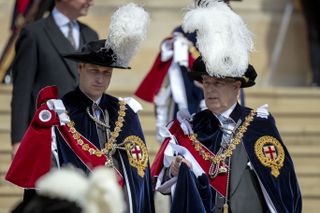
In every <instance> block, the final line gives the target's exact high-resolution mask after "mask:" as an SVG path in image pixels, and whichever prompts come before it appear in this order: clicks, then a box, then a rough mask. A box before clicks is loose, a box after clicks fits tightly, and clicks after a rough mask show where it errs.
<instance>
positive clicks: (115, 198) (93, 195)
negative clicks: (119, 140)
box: [84, 167, 126, 213]
mask: <svg viewBox="0 0 320 213" xmlns="http://www.w3.org/2000/svg"><path fill="white" fill-rule="evenodd" d="M85 200H86V208H85V210H84V213H103V212H109V213H117V212H125V210H126V204H125V201H124V198H123V194H122V191H121V188H120V186H119V184H118V182H117V179H116V176H115V173H114V171H113V170H112V169H109V168H106V167H99V168H96V169H95V170H94V171H93V172H92V174H91V176H90V179H89V190H88V192H87V193H86V195H85Z"/></svg>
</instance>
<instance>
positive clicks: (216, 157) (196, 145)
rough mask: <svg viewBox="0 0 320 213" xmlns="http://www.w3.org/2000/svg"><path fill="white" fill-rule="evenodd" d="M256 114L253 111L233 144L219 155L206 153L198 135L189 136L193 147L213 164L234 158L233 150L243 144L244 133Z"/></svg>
mask: <svg viewBox="0 0 320 213" xmlns="http://www.w3.org/2000/svg"><path fill="white" fill-rule="evenodd" d="M255 114H256V112H255V111H254V110H251V112H250V114H249V115H248V116H247V117H246V118H245V121H244V122H243V124H242V125H241V126H240V127H239V128H238V130H237V133H236V135H235V137H234V138H232V139H231V143H230V145H229V146H228V148H227V149H226V150H224V151H223V152H222V153H221V154H219V155H212V154H211V153H210V152H208V151H206V150H205V148H204V147H203V145H202V144H201V143H200V141H199V140H198V139H197V134H191V135H190V136H189V138H190V140H191V142H192V145H193V147H194V148H195V150H197V152H198V153H199V154H200V155H201V156H202V158H203V159H204V160H209V161H211V163H213V164H218V163H220V162H223V161H225V159H226V158H228V157H230V156H232V153H233V150H235V148H236V146H237V145H238V144H240V143H241V138H242V137H243V135H244V133H245V132H246V131H247V129H248V126H249V125H250V123H251V121H253V118H254V116H255Z"/></svg>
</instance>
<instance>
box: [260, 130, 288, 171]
mask: <svg viewBox="0 0 320 213" xmlns="http://www.w3.org/2000/svg"><path fill="white" fill-rule="evenodd" d="M254 150H255V154H256V156H257V157H258V159H259V161H260V162H261V163H262V165H264V166H266V167H269V168H271V174H272V175H273V176H274V177H278V176H279V174H280V169H281V168H282V167H283V162H284V158H285V154H284V149H283V147H282V145H281V144H280V142H279V141H278V140H277V139H276V138H274V137H272V136H262V137H260V138H259V139H258V140H257V141H256V143H255V146H254Z"/></svg>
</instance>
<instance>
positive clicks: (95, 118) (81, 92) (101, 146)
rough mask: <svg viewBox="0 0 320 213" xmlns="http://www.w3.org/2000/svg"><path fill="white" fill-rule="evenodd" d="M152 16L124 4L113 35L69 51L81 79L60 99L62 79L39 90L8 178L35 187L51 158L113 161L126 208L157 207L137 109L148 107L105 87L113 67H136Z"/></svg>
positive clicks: (82, 163) (88, 165)
mask: <svg viewBox="0 0 320 213" xmlns="http://www.w3.org/2000/svg"><path fill="white" fill-rule="evenodd" d="M149 19H150V18H149V14H148V13H147V12H146V11H145V10H144V9H143V8H141V7H138V6H137V5H135V4H133V3H130V4H128V5H125V6H122V7H120V8H119V9H118V10H117V11H116V12H115V13H114V14H113V16H112V17H111V23H110V27H109V35H108V37H107V39H103V40H97V41H91V42H88V43H86V44H85V45H84V46H83V48H81V50H80V51H75V52H72V53H69V54H66V55H65V56H64V57H65V58H68V59H70V60H73V61H75V62H77V63H78V72H79V86H78V87H77V88H76V89H75V90H73V91H71V92H68V93H67V94H66V95H64V96H63V97H62V99H61V100H57V89H58V88H57V87H56V86H51V87H46V88H44V89H43V90H41V91H40V93H39V96H38V99H37V108H38V109H37V111H36V113H35V116H34V118H33V120H32V122H31V125H30V126H29V128H28V130H27V133H26V134H25V136H24V138H23V141H22V143H21V145H20V148H19V150H18V152H17V154H16V157H15V158H14V160H13V162H12V164H11V166H10V168H9V170H8V173H7V176H6V179H7V180H9V181H10V182H12V183H14V184H16V185H18V186H21V187H24V188H34V187H35V186H34V183H35V182H36V180H37V179H39V177H41V176H42V175H44V174H46V173H48V172H49V171H50V167H52V166H55V167H58V168H60V167H63V166H66V165H70V164H71V165H72V166H74V167H76V168H80V169H81V170H82V171H84V172H85V173H87V174H90V172H91V171H92V170H93V169H95V168H96V167H98V166H106V167H110V168H112V169H113V170H114V172H115V174H116V175H117V177H118V181H119V184H120V185H121V186H122V192H123V195H124V198H125V201H126V204H127V211H126V212H130V213H143V212H145V213H149V212H150V213H152V212H154V202H153V190H152V185H151V176H150V169H149V154H148V150H147V147H146V143H145V139H144V135H143V132H142V129H141V125H140V121H139V118H138V114H137V112H138V111H139V110H141V109H142V107H141V105H140V104H139V103H138V102H137V101H135V100H134V99H133V98H121V99H120V98H119V99H118V98H116V97H113V96H111V95H108V94H106V93H104V92H105V91H106V89H107V88H108V86H109V84H110V81H111V76H112V73H113V71H114V69H130V67H129V65H128V64H129V61H130V59H131V58H132V57H133V56H134V55H135V53H136V52H137V50H138V46H139V45H140V43H141V42H142V40H143V39H144V38H145V37H146V31H147V26H148V24H149ZM124 26H126V27H124ZM53 129H54V130H55V131H53ZM51 156H53V157H54V162H52V161H51V159H52V158H51ZM30 174H32V175H30ZM106 184H108V180H106Z"/></svg>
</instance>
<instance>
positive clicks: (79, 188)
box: [36, 167, 88, 206]
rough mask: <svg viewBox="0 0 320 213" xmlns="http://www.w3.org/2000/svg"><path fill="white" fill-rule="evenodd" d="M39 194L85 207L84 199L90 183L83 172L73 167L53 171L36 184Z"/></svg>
mask: <svg viewBox="0 0 320 213" xmlns="http://www.w3.org/2000/svg"><path fill="white" fill-rule="evenodd" d="M36 188H37V189H39V192H38V193H39V194H40V195H43V196H46V197H50V198H60V199H65V200H68V201H72V202H76V203H78V204H79V205H80V206H82V205H83V199H82V198H83V197H84V195H85V193H86V191H87V190H88V181H87V178H86V177H85V175H84V174H83V172H82V171H81V170H79V169H76V168H72V167H65V168H61V169H53V170H51V171H50V172H49V173H47V174H46V175H44V176H42V177H41V178H39V180H38V181H37V183H36Z"/></svg>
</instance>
